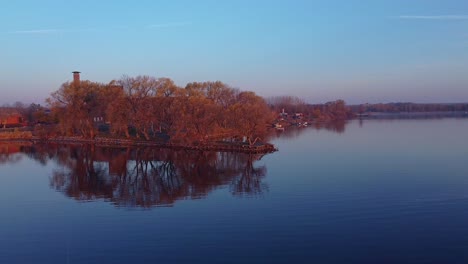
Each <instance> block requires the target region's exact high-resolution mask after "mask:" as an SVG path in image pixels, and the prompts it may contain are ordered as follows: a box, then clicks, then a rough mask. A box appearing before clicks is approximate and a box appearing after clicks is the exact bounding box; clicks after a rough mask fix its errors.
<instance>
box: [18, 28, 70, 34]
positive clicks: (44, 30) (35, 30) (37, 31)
mask: <svg viewBox="0 0 468 264" xmlns="http://www.w3.org/2000/svg"><path fill="white" fill-rule="evenodd" d="M58 32H63V30H59V29H34V30H15V31H13V32H10V33H14V34H51V33H58Z"/></svg>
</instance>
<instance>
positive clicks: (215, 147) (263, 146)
mask: <svg viewBox="0 0 468 264" xmlns="http://www.w3.org/2000/svg"><path fill="white" fill-rule="evenodd" d="M12 135H13V134H12ZM0 142H4V143H29V144H32V143H35V144H47V143H55V144H95V145H96V146H100V147H155V148H166V149H171V150H197V151H228V152H239V153H251V154H266V153H272V152H275V151H277V149H276V148H275V146H274V145H272V144H270V143H260V142H257V143H256V144H252V145H251V144H248V143H247V142H232V141H217V142H203V143H199V144H182V143H179V144H177V143H170V142H163V141H149V140H146V141H144V140H135V139H122V138H108V137H95V138H94V139H86V138H82V137H55V138H52V137H51V138H41V137H38V136H29V137H25V138H21V137H19V138H18V137H12V138H8V137H4V138H0Z"/></svg>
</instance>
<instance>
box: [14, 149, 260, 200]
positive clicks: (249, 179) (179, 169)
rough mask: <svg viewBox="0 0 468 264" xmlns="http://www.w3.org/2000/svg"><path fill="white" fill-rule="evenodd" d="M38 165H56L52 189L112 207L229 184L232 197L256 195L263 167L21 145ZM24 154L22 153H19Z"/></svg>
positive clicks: (224, 157)
mask: <svg viewBox="0 0 468 264" xmlns="http://www.w3.org/2000/svg"><path fill="white" fill-rule="evenodd" d="M19 148H20V152H21V153H24V154H25V155H26V156H28V157H29V158H31V159H34V160H36V161H38V162H39V163H41V164H44V165H45V164H47V163H48V162H51V161H53V162H55V163H57V164H58V167H57V168H56V169H55V170H54V171H53V174H52V175H51V177H50V186H51V188H53V189H55V190H57V191H60V192H62V193H64V194H65V195H66V196H69V197H71V198H73V199H76V200H79V201H89V200H95V199H103V200H105V201H108V202H111V203H113V204H115V205H116V206H123V207H145V208H148V207H153V206H168V205H172V204H174V203H175V202H176V201H177V200H180V199H195V198H200V197H204V196H206V195H208V193H210V192H211V191H213V190H215V189H217V188H219V187H220V186H229V189H230V191H231V193H232V194H233V195H236V196H243V195H249V196H252V195H261V194H262V193H264V192H265V191H267V190H268V186H267V185H266V184H265V183H264V182H262V178H263V177H264V176H265V175H266V168H265V166H255V165H254V163H255V161H256V160H259V159H261V157H262V155H260V154H243V153H227V152H223V153H220V152H201V151H187V150H181V151H174V150H169V149H156V148H110V147H96V146H93V145H87V144H84V145H59V144H47V145H39V144H38V145H32V146H20V147H19ZM22 155H23V154H22Z"/></svg>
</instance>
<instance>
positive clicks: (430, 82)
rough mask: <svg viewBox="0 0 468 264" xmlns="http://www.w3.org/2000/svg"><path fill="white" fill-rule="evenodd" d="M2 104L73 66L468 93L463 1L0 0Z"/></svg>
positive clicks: (256, 86) (391, 93)
mask: <svg viewBox="0 0 468 264" xmlns="http://www.w3.org/2000/svg"><path fill="white" fill-rule="evenodd" d="M0 47H1V49H0V72H1V74H0V90H1V94H0V105H1V104H5V103H14V102H15V101H22V102H25V103H31V102H37V103H43V101H44V99H45V98H46V97H47V96H48V95H49V94H50V93H51V92H53V91H54V90H57V89H58V88H59V87H60V85H61V84H62V83H63V82H66V81H69V80H71V79H72V74H71V72H72V71H75V70H78V71H81V72H82V79H89V80H92V81H99V82H105V83H107V82H109V81H110V80H112V79H118V78H120V77H121V76H122V75H124V74H126V75H130V76H136V75H151V76H155V77H169V78H171V79H173V80H174V81H175V82H176V84H178V85H180V86H182V87H183V86H185V84H186V83H188V82H191V81H208V80H212V81H215V80H220V81H223V82H225V83H227V84H229V85H231V86H232V87H236V88H240V89H242V90H251V91H254V92H256V93H257V94H259V95H262V96H265V97H268V96H278V95H292V96H298V97H301V98H304V99H305V100H306V101H308V102H311V103H320V102H326V101H330V100H335V99H344V100H345V101H346V102H347V103H349V104H356V103H366V102H369V103H377V102H397V101H399V102H407V101H412V102H468V1H466V0H437V1H435V0H388V1H383V0H341V1H338V0H309V1H306V0H304V1H299V0H282V1H273V0H265V1H262V0H258V1H253V0H250V1H244V0H236V1H234V0H226V1H214V0H212V1H204V0H198V1H189V0H187V1H182V0H173V1H154V0H147V1H143V0H141V1H123V0H122V1H110V0H102V1H95V0H81V1H58V0H57V1H52V0H42V1H33V0H30V1H27V0H15V1H9V0H8V1H7V0H0Z"/></svg>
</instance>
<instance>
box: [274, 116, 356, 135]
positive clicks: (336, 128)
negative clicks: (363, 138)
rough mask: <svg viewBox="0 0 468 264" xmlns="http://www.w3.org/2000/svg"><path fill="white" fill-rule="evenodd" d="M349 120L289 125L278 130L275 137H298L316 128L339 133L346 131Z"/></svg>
mask: <svg viewBox="0 0 468 264" xmlns="http://www.w3.org/2000/svg"><path fill="white" fill-rule="evenodd" d="M347 123H348V121H347V120H336V121H329V122H313V123H309V125H308V126H307V127H298V126H289V127H286V128H285V129H284V130H276V131H275V133H274V135H273V137H276V138H295V137H298V136H299V135H300V134H302V132H304V131H306V130H309V129H314V130H327V131H331V132H335V133H338V134H341V133H344V132H345V130H346V125H347Z"/></svg>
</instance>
